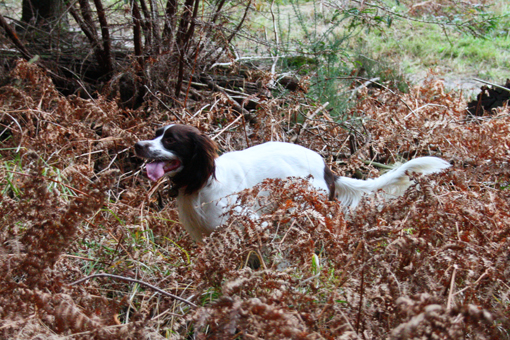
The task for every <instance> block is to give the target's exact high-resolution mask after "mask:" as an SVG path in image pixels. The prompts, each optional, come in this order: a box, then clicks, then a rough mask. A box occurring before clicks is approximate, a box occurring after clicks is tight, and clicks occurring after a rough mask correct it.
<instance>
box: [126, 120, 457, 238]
mask: <svg viewBox="0 0 510 340" xmlns="http://www.w3.org/2000/svg"><path fill="white" fill-rule="evenodd" d="M135 151H136V154H137V155H138V156H139V157H142V158H145V159H147V160H149V161H150V163H148V164H147V166H146V169H147V176H148V177H149V178H150V179H151V180H152V181H157V180H159V179H160V178H161V177H163V176H169V177H171V178H172V181H173V183H174V188H175V189H177V190H178V195H177V206H178V210H179V218H180V222H181V223H182V224H183V225H184V227H185V228H186V230H187V231H188V232H189V233H190V235H191V236H192V237H193V238H194V239H195V240H198V241H200V240H202V238H203V237H205V236H208V235H209V234H211V233H212V232H213V230H214V229H215V228H216V227H218V226H219V225H221V224H222V222H223V221H224V220H225V219H226V216H225V215H226V214H225V213H226V212H227V211H228V210H229V208H230V206H231V205H232V203H233V202H234V201H235V199H236V198H235V195H232V194H234V193H236V192H239V191H241V190H243V189H247V188H250V187H253V186H254V185H256V184H258V183H260V182H262V181H263V180H265V179H268V178H287V177H290V176H293V177H301V178H309V181H310V182H311V183H312V184H313V186H315V187H316V188H317V189H319V190H324V191H326V192H327V193H328V195H329V199H330V200H333V199H337V200H338V201H339V202H340V203H341V204H343V205H345V206H350V207H355V206H356V205H357V204H358V203H359V201H360V199H361V197H362V196H363V195H364V194H366V193H369V192H373V191H377V190H380V189H381V190H383V191H384V192H385V193H387V194H388V195H391V196H398V195H401V194H402V193H403V192H404V191H405V190H406V189H407V188H408V187H409V186H410V185H411V181H410V180H409V178H408V177H407V176H406V172H409V173H412V172H416V173H419V174H430V173H434V172H439V171H441V170H443V169H446V168H448V167H449V166H450V164H449V163H448V162H446V161H444V160H442V159H440V158H436V157H421V158H416V159H413V160H411V161H409V162H407V163H405V164H403V165H401V166H400V167H398V168H395V169H393V170H391V171H389V172H387V173H385V174H384V175H382V176H380V177H378V178H375V179H368V180H358V179H354V178H348V177H341V176H336V175H334V174H333V172H331V170H330V169H329V167H328V166H327V165H326V164H325V163H324V160H323V158H322V157H321V156H320V155H319V154H318V153H316V152H314V151H312V150H309V149H307V148H304V147H302V146H299V145H296V144H290V143H281V142H268V143H264V144H261V145H257V146H254V147H251V148H248V149H246V150H243V151H234V152H228V153H225V154H223V155H222V156H221V157H218V154H217V147H216V145H215V143H214V142H213V141H212V140H211V139H210V138H208V137H207V136H206V135H204V134H203V133H201V132H200V131H199V130H197V129H196V128H194V127H191V126H187V125H168V126H165V127H163V128H160V129H158V130H157V131H156V137H155V138H154V139H152V140H145V141H140V142H138V143H136V144H135Z"/></svg>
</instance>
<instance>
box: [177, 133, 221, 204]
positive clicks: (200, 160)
mask: <svg viewBox="0 0 510 340" xmlns="http://www.w3.org/2000/svg"><path fill="white" fill-rule="evenodd" d="M190 139H191V141H192V143H193V156H192V157H191V160H190V162H189V163H188V164H187V166H186V169H184V170H183V171H186V172H187V174H186V176H187V177H188V176H189V177H188V178H187V185H186V189H185V191H184V192H185V193H186V194H187V195H189V194H192V193H193V192H195V191H197V190H200V189H202V187H203V186H204V185H206V183H207V180H208V179H209V177H211V176H213V177H214V176H215V170H216V167H215V163H214V159H215V158H216V157H218V148H217V146H216V143H214V141H212V140H211V139H210V138H209V137H207V136H206V135H204V134H202V133H192V134H191V135H190Z"/></svg>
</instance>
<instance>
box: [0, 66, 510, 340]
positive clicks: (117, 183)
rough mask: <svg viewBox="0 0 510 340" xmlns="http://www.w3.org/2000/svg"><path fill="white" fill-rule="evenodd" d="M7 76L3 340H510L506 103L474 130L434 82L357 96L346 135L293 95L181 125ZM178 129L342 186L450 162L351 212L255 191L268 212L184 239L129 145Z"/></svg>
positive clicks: (193, 111)
mask: <svg viewBox="0 0 510 340" xmlns="http://www.w3.org/2000/svg"><path fill="white" fill-rule="evenodd" d="M10 79H11V82H10V83H9V84H7V85H5V86H3V87H2V88H0V108H1V112H0V120H1V124H2V130H3V131H2V138H1V144H0V161H1V164H2V166H1V168H0V189H1V190H2V196H1V197H2V198H1V199H2V201H1V203H0V216H1V228H0V287H1V288H0V320H1V321H0V334H1V337H2V338H4V339H32V338H34V339H35V338H37V339H75V338H81V339H85V338H94V339H128V338H131V339H163V338H175V339H181V338H197V339H199V338H211V339H225V338H243V339H252V338H257V339H284V338H289V339H333V338H335V339H419V338H420V339H421V338H432V337H439V338H449V339H461V338H462V339H506V338H508V334H509V332H510V323H509V320H510V286H509V285H508V282H510V256H509V249H510V237H509V235H510V227H509V221H510V216H509V215H510V214H509V212H510V190H509V188H510V167H509V166H508V161H509V158H510V151H509V150H510V124H509V117H510V115H509V113H510V111H509V108H508V106H504V107H501V108H499V109H497V110H496V111H495V112H494V113H492V114H491V115H484V116H482V117H470V116H467V115H466V111H465V107H466V102H465V99H464V98H463V97H462V96H460V95H459V93H457V92H451V91H446V90H445V88H444V84H443V82H441V81H438V80H429V81H426V82H424V83H423V84H422V85H418V86H413V87H411V88H410V91H409V92H408V93H406V94H400V93H396V92H394V91H390V90H387V89H384V88H383V89H377V88H371V89H366V88H364V89H361V90H359V91H358V92H357V94H356V95H357V96H358V99H359V101H358V104H357V105H356V106H355V107H354V108H352V110H351V111H350V118H349V119H347V120H345V121H344V122H342V123H337V122H335V121H334V119H332V117H330V116H329V113H328V111H327V110H325V109H324V108H320V107H319V106H316V105H315V104H314V103H312V102H310V101H309V99H307V98H306V96H304V95H303V93H300V92H297V93H295V94H291V95H289V96H288V98H286V99H285V100H282V98H278V99H272V98H270V97H265V98H262V97H261V98H259V99H260V105H259V107H258V109H257V110H256V111H254V114H255V116H254V119H253V120H252V121H251V122H246V123H243V120H239V119H238V117H239V116H238V113H236V112H235V111H234V110H232V108H231V106H230V105H229V101H228V100H227V98H226V97H225V96H224V94H222V93H210V95H209V96H208V97H206V98H207V100H206V101H204V102H196V103H195V104H194V105H190V106H189V107H188V108H187V109H186V110H170V111H165V110H162V109H161V108H159V109H158V110H156V109H155V106H154V105H156V103H157V102H156V101H155V102H154V103H151V102H149V103H147V104H146V106H144V107H143V109H139V110H128V109H121V108H119V107H118V106H117V105H116V104H115V103H114V102H112V101H109V100H107V99H105V98H103V97H101V96H99V97H98V98H96V99H89V100H85V99H81V98H78V97H75V96H69V97H64V96H62V95H60V94H59V93H58V92H57V91H56V90H55V88H54V86H53V84H52V82H51V80H50V78H48V77H47V76H46V75H45V74H44V72H42V71H41V70H40V69H38V67H36V66H35V65H31V64H28V63H26V62H23V61H20V62H19V63H18V65H17V67H16V68H15V70H13V71H12V73H11V75H10ZM212 103H213V104H214V105H211V104H212ZM205 104H210V106H207V107H205V106H204V105H205ZM313 112H315V115H314V116H313V117H311V114H312V113H313ZM177 116H178V117H179V118H180V119H181V120H182V121H183V122H184V123H186V124H191V125H193V126H195V127H197V128H199V129H200V130H202V131H204V132H205V133H206V134H208V135H209V136H211V137H212V136H215V137H216V138H215V141H216V142H217V144H218V145H219V147H220V150H222V152H225V151H230V150H239V149H243V148H245V147H247V145H248V144H249V145H254V144H259V143H262V142H264V141H269V140H280V141H289V140H294V141H296V142H298V143H299V144H301V145H303V146H306V147H309V148H311V149H313V150H317V151H319V152H320V153H321V154H322V155H323V156H324V158H325V160H326V162H327V163H328V165H329V166H331V168H332V169H333V171H334V172H335V173H337V174H338V175H344V176H351V175H353V174H355V173H357V174H358V175H359V174H362V175H364V176H367V177H374V176H378V175H380V171H379V170H378V169H377V168H376V167H374V166H373V165H374V164H375V163H371V162H372V161H374V162H377V163H383V164H393V163H396V162H400V161H405V160H407V159H410V158H413V157H418V156H424V155H433V156H438V157H442V158H443V159H446V160H447V161H449V162H451V164H452V167H451V168H450V169H448V170H447V171H444V172H443V173H440V174H435V175H431V176H426V177H416V178H415V180H416V182H417V183H418V185H414V186H412V187H411V188H410V189H409V190H407V192H406V193H405V195H404V196H402V197H400V198H398V199H394V200H390V201H386V202H383V201H382V200H381V199H378V198H377V197H376V198H365V199H364V200H363V201H362V203H361V204H360V206H359V207H358V208H357V209H355V210H353V211H346V210H344V209H343V208H342V207H341V206H339V205H338V203H336V202H329V201H327V200H326V198H325V195H324V194H323V193H320V192H317V191H315V190H313V189H312V188H310V186H309V185H307V184H306V182H305V181H303V180H296V179H295V180H287V181H280V180H272V181H266V182H265V183H263V184H262V186H261V187H260V188H259V189H260V190H269V191H270V192H271V193H272V194H271V195H270V197H271V201H272V202H271V203H272V204H273V206H274V207H275V209H274V210H273V211H272V212H270V213H268V214H266V215H264V216H263V217H262V218H261V220H260V221H252V220H249V219H247V218H246V217H245V216H237V215H236V214H235V213H233V214H232V217H231V218H230V219H229V222H228V223H227V224H226V225H225V227H223V228H220V229H218V231H217V232H215V233H213V234H212V235H211V237H209V238H206V239H205V241H204V243H195V242H193V241H192V240H191V239H190V237H189V236H188V235H187V234H186V232H185V231H184V229H183V228H182V226H181V225H180V224H179V222H178V221H179V219H178V215H177V211H176V207H175V202H174V201H173V200H172V199H171V198H170V197H169V195H168V192H167V190H168V188H167V185H166V183H164V182H162V183H158V184H157V185H153V184H151V183H150V182H149V181H148V180H147V178H146V177H145V176H144V174H143V172H142V171H141V165H142V162H141V161H140V160H139V159H137V158H135V157H134V155H133V149H132V146H133V144H134V143H135V142H136V141H137V140H140V139H147V138H150V137H151V136H152V135H153V132H154V130H155V128H156V126H158V124H159V123H166V122H173V121H176V119H177V118H176V117H177ZM303 121H306V123H307V124H306V125H305V124H303ZM227 125H230V127H229V128H228V129H225V127H226V126H227ZM250 194H251V192H245V193H244V194H242V195H241V198H242V199H244V200H249V199H250V197H251V196H250ZM297 207H298V209H296V208H297ZM261 222H268V223H261ZM254 257H256V258H258V262H259V265H258V266H254V265H250V262H251V259H253V258H254ZM256 262H257V261H256ZM94 274H99V275H100V277H93V278H90V279H88V280H86V281H81V282H77V283H74V282H76V281H77V280H80V279H83V278H85V277H86V276H87V275H94ZM105 274H106V275H108V274H113V275H118V276H122V277H123V278H121V279H119V278H116V277H105V276H104V275H105ZM101 275H102V276H101ZM126 280H127V281H126ZM133 280H138V281H133ZM140 281H143V282H144V283H143V282H140ZM146 284H150V285H152V286H153V287H154V286H155V287H159V288H160V289H162V290H164V291H165V292H166V293H170V294H173V296H172V295H164V294H160V293H158V292H157V291H155V290H154V289H153V288H151V287H150V286H147V285H146ZM175 296H177V297H178V298H180V299H177V298H175Z"/></svg>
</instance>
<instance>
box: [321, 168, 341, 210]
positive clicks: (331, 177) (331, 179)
mask: <svg viewBox="0 0 510 340" xmlns="http://www.w3.org/2000/svg"><path fill="white" fill-rule="evenodd" d="M337 177H338V176H336V175H335V174H334V173H333V171H331V169H330V168H329V167H328V166H327V165H326V164H324V180H325V181H326V184H327V185H328V189H329V197H328V199H329V200H330V201H333V200H334V199H335V181H336V179H337Z"/></svg>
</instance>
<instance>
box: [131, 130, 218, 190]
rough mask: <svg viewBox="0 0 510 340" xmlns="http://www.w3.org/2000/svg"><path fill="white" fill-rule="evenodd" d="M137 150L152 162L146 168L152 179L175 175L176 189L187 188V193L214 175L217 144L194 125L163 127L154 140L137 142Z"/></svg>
mask: <svg viewBox="0 0 510 340" xmlns="http://www.w3.org/2000/svg"><path fill="white" fill-rule="evenodd" d="M135 152H136V155H137V156H139V157H142V158H145V159H147V160H148V161H149V163H147V166H146V170H147V176H148V177H149V178H150V179H151V180H152V181H157V180H159V179H160V178H161V177H163V176H169V177H172V180H173V182H174V185H175V186H176V188H185V193H186V194H191V193H193V192H195V191H197V190H199V189H201V188H202V187H203V186H204V185H205V184H206V183H207V180H208V179H209V177H210V176H214V171H215V166H214V159H215V158H216V157H217V148H216V145H215V144H214V142H213V141H212V140H211V139H209V138H208V137H207V136H205V135H204V134H202V133H201V132H200V131H199V130H198V129H196V128H194V127H192V126H187V125H167V126H165V127H162V128H160V129H158V130H157V131H156V136H155V138H154V139H152V140H144V141H140V142H138V143H136V144H135Z"/></svg>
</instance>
